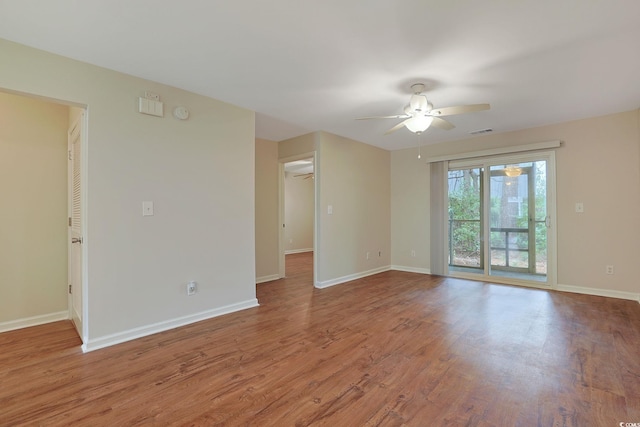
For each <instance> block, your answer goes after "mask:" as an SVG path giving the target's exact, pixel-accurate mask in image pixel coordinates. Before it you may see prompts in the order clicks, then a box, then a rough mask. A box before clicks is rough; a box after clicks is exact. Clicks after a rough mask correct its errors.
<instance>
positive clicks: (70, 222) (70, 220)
mask: <svg viewBox="0 0 640 427" xmlns="http://www.w3.org/2000/svg"><path fill="white" fill-rule="evenodd" d="M71 224H73V220H72V219H71V217H69V227H71Z"/></svg>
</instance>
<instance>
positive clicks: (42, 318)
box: [0, 310, 69, 333]
mask: <svg viewBox="0 0 640 427" xmlns="http://www.w3.org/2000/svg"><path fill="white" fill-rule="evenodd" d="M68 319H69V310H65V311H58V312H56V313H49V314H42V315H39V316H32V317H24V318H22V319H16V320H9V321H8V322H1V323H0V333H1V332H8V331H13V330H15V329H22V328H28V327H30V326H38V325H44V324H45V323H51V322H58V321H60V320H68Z"/></svg>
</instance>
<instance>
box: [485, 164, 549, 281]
mask: <svg viewBox="0 0 640 427" xmlns="http://www.w3.org/2000/svg"><path fill="white" fill-rule="evenodd" d="M490 171H491V172H490V175H491V177H490V180H489V188H490V190H489V194H490V196H489V206H490V214H489V233H490V239H489V241H490V243H489V252H490V257H489V259H490V263H489V274H490V275H492V276H503V277H514V278H519V279H525V280H535V281H542V282H546V271H547V265H546V262H547V259H546V241H547V238H546V234H547V227H546V217H547V212H546V197H547V196H546V162H545V161H535V162H524V163H514V164H506V165H493V166H491V167H490Z"/></svg>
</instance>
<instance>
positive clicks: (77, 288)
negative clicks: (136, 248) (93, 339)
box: [68, 113, 84, 337]
mask: <svg viewBox="0 0 640 427" xmlns="http://www.w3.org/2000/svg"><path fill="white" fill-rule="evenodd" d="M83 118H84V113H82V115H81V116H80V117H79V118H78V120H77V121H76V123H74V124H73V126H72V127H71V128H70V129H69V166H68V170H69V182H68V186H69V189H68V191H69V314H70V317H71V319H72V320H73V323H74V325H75V327H76V329H77V331H78V334H79V335H80V337H82V336H83V334H82V322H83V318H82V215H81V212H82V209H81V207H82V205H81V201H82V197H81V195H82V181H81V173H80V170H81V161H82V151H81V149H82V122H83Z"/></svg>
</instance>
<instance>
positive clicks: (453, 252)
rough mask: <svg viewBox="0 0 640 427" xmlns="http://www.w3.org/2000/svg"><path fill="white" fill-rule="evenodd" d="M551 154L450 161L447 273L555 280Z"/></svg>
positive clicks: (510, 280) (543, 281) (509, 280)
mask: <svg viewBox="0 0 640 427" xmlns="http://www.w3.org/2000/svg"><path fill="white" fill-rule="evenodd" d="M554 164H555V162H554V156H553V153H546V154H537V155H528V156H524V155H523V156H518V157H499V158H491V159H483V160H482V161H460V162H451V163H450V164H449V170H448V174H447V181H448V183H447V195H448V229H447V240H448V245H447V246H448V260H449V262H448V270H449V274H450V275H454V276H456V275H460V276H465V275H467V276H482V277H483V278H488V277H491V280H494V281H496V280H498V281H503V282H507V283H525V284H531V285H534V286H551V285H553V284H555V249H554V247H555V229H554V228H552V227H551V218H554V217H555V197H554V194H555V191H554V190H555V181H554V170H555V166H554Z"/></svg>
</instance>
